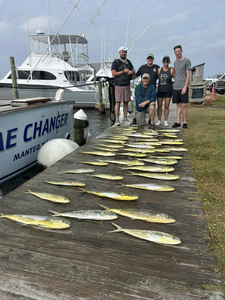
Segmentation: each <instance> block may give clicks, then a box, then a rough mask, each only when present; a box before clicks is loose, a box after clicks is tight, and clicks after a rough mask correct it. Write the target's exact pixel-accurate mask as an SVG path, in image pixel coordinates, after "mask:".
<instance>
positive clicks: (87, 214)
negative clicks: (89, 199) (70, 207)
mask: <svg viewBox="0 0 225 300" xmlns="http://www.w3.org/2000/svg"><path fill="white" fill-rule="evenodd" d="M49 211H50V212H51V213H53V214H54V216H57V217H58V216H61V217H66V218H74V219H79V220H96V221H107V220H115V219H117V218H118V216H117V214H115V213H113V212H110V211H106V210H105V211H102V210H76V211H64V212H61V213H59V212H56V211H52V210H49Z"/></svg>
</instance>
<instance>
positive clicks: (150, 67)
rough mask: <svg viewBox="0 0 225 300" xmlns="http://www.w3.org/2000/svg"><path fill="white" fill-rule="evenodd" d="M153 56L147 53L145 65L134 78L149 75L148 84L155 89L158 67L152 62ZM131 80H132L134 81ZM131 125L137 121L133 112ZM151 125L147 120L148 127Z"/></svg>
mask: <svg viewBox="0 0 225 300" xmlns="http://www.w3.org/2000/svg"><path fill="white" fill-rule="evenodd" d="M154 59H155V57H154V54H152V53H149V54H148V55H147V58H146V61H147V64H145V65H142V66H141V67H140V68H139V69H138V71H137V73H136V74H135V76H134V78H137V77H139V76H140V75H141V76H143V74H146V73H147V74H149V76H150V82H151V84H153V85H154V86H155V87H156V80H157V79H158V69H159V66H158V65H155V64H153V62H154ZM134 78H133V79H134ZM133 124H137V120H136V112H134V118H133ZM150 124H151V121H150V119H149V125H150Z"/></svg>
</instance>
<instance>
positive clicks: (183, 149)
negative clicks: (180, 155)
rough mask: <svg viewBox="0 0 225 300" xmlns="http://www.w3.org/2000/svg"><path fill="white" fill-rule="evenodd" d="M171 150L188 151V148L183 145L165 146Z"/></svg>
mask: <svg viewBox="0 0 225 300" xmlns="http://www.w3.org/2000/svg"><path fill="white" fill-rule="evenodd" d="M165 149H167V150H169V151H188V149H187V148H183V147H168V148H165Z"/></svg>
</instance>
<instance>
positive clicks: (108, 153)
mask: <svg viewBox="0 0 225 300" xmlns="http://www.w3.org/2000/svg"><path fill="white" fill-rule="evenodd" d="M81 153H84V154H91V155H99V156H115V153H112V152H107V151H105V152H104V151H93V152H91V151H82V152H81Z"/></svg>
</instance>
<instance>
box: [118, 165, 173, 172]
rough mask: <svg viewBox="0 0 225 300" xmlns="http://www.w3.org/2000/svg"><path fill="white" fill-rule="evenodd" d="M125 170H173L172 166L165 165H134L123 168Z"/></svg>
mask: <svg viewBox="0 0 225 300" xmlns="http://www.w3.org/2000/svg"><path fill="white" fill-rule="evenodd" d="M123 169H125V170H139V171H144V172H160V173H161V172H172V171H174V168H172V167H166V166H160V167H158V166H156V167H155V166H154V167H152V166H134V167H126V168H123Z"/></svg>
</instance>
